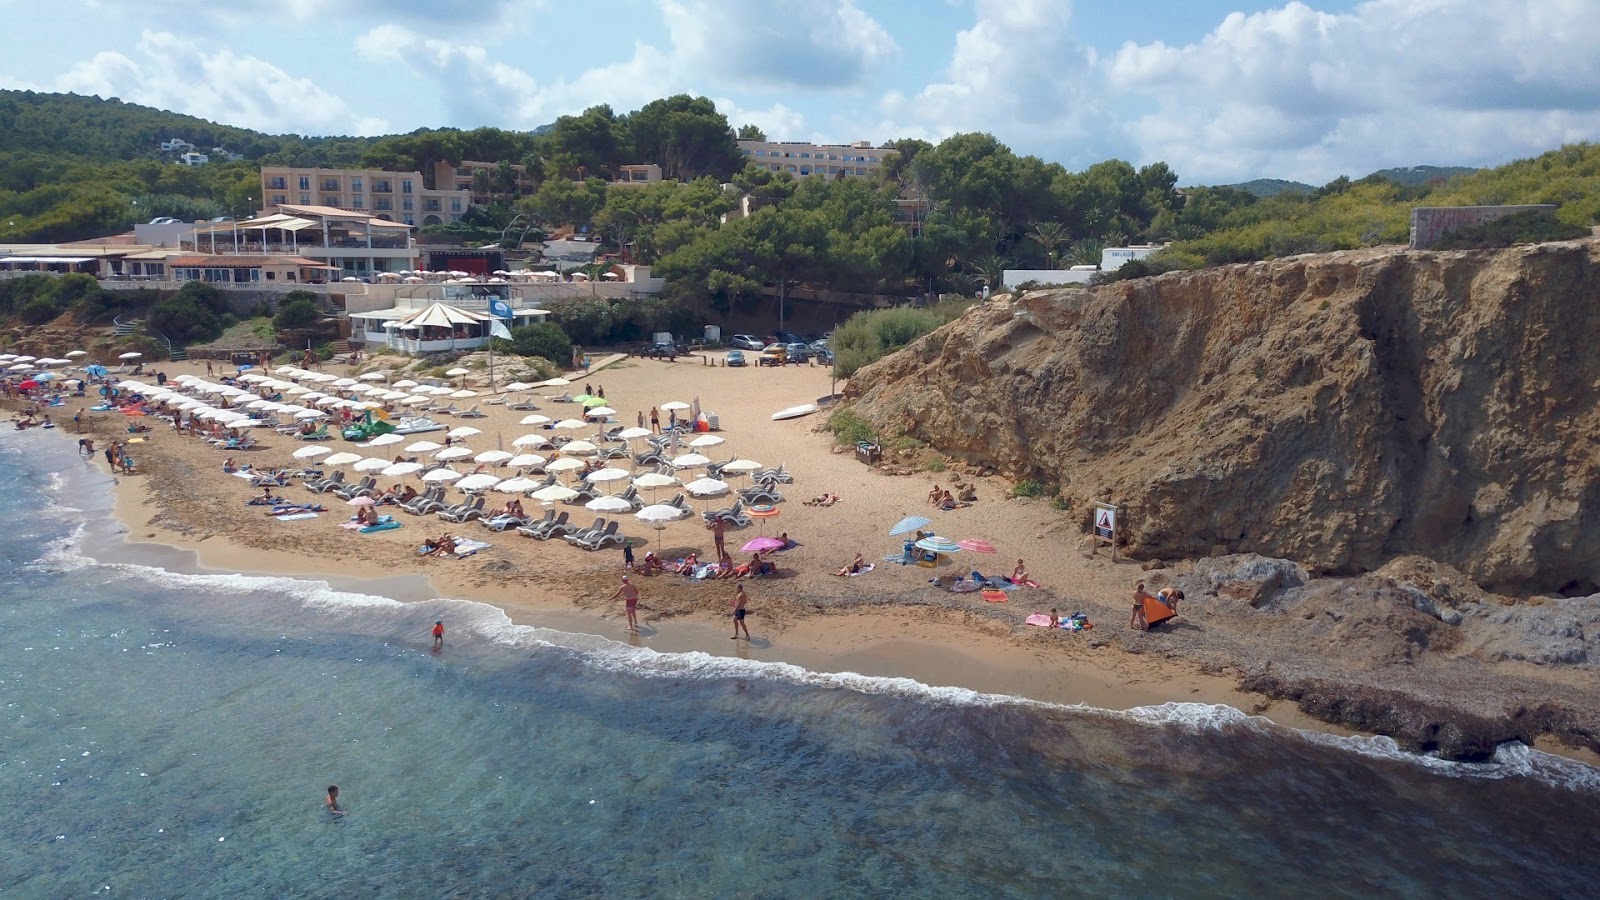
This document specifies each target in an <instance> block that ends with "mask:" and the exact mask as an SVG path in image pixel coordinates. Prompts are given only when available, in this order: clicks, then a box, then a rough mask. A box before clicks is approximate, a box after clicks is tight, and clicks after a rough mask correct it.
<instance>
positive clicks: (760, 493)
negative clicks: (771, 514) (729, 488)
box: [739, 485, 783, 505]
mask: <svg viewBox="0 0 1600 900" xmlns="http://www.w3.org/2000/svg"><path fill="white" fill-rule="evenodd" d="M739 499H741V500H743V501H744V502H746V503H749V504H752V505H753V504H756V503H782V502H783V495H782V494H780V493H778V491H777V489H775V488H769V487H763V486H761V485H757V486H755V487H752V488H745V489H744V490H742V491H740V492H739Z"/></svg>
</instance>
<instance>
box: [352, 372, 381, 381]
mask: <svg viewBox="0 0 1600 900" xmlns="http://www.w3.org/2000/svg"><path fill="white" fill-rule="evenodd" d="M356 377H357V378H359V379H361V380H362V381H383V380H384V379H385V378H388V377H389V376H387V375H385V374H384V373H382V372H368V373H367V374H365V375H358V376H356Z"/></svg>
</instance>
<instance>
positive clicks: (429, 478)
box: [422, 469, 461, 484]
mask: <svg viewBox="0 0 1600 900" xmlns="http://www.w3.org/2000/svg"><path fill="white" fill-rule="evenodd" d="M460 477H461V473H460V472H457V471H456V470H455V469H434V470H433V471H432V472H429V473H427V474H426V475H423V476H422V480H423V481H425V482H428V483H429V484H437V483H440V482H445V481H455V480H456V479H457V478H460Z"/></svg>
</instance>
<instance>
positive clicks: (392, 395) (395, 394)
mask: <svg viewBox="0 0 1600 900" xmlns="http://www.w3.org/2000/svg"><path fill="white" fill-rule="evenodd" d="M409 398H410V395H409V394H404V393H401V392H400V391H384V392H383V393H382V394H379V395H378V399H380V400H390V401H393V400H406V399H409Z"/></svg>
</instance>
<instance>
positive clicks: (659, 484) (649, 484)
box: [633, 472, 678, 491]
mask: <svg viewBox="0 0 1600 900" xmlns="http://www.w3.org/2000/svg"><path fill="white" fill-rule="evenodd" d="M677 483H678V479H676V478H673V477H672V476H671V475H662V474H661V473H660V472H646V473H645V474H643V475H640V476H639V477H638V478H635V479H634V480H633V485H634V487H638V488H643V489H644V490H647V491H654V490H659V489H660V488H664V487H668V486H670V485H674V484H677Z"/></svg>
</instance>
